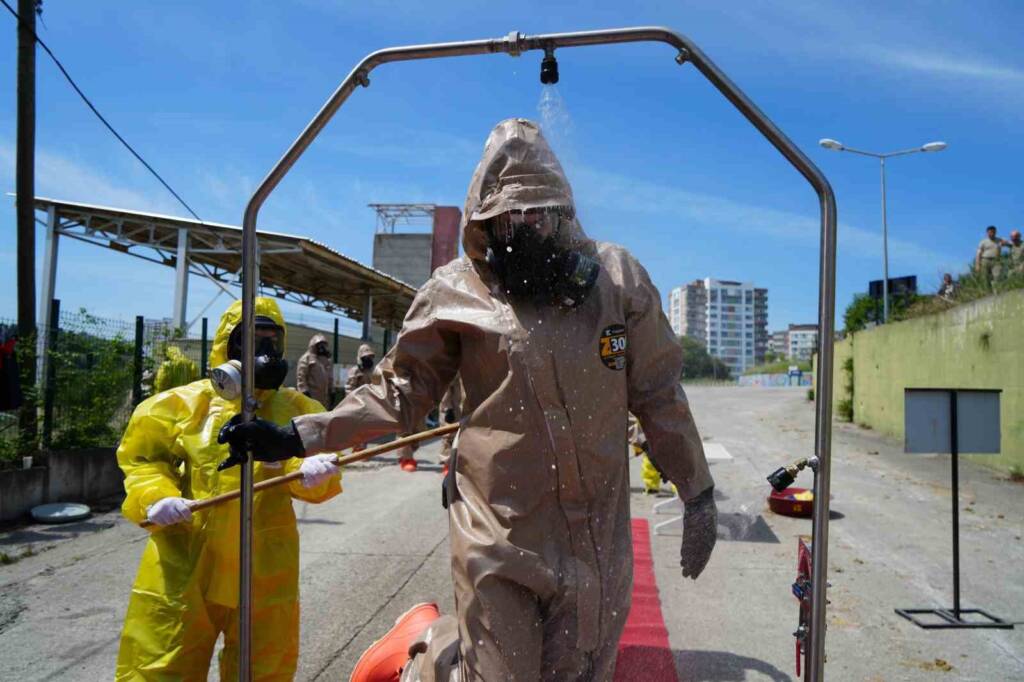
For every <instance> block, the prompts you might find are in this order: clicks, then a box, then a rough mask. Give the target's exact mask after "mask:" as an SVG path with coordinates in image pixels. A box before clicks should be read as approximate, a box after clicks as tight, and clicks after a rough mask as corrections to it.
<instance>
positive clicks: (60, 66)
mask: <svg viewBox="0 0 1024 682" xmlns="http://www.w3.org/2000/svg"><path fill="white" fill-rule="evenodd" d="M0 2H2V3H3V5H4V7H6V8H7V11H8V12H10V13H11V14H12V15H14V18H15V19H17V20H18V22H19V23H20V22H21V21H22V19H21V17H20V16H18V13H17V12H16V11H14V8H13V7H11V6H10V5H9V4H7V0H0ZM35 39H36V42H37V43H39V47H41V48H43V50H44V51H45V52H46V54H47V55H49V57H50V59H52V60H53V63H54V64H56V65H57V68H58V69H60V72H61V74H63V76H64V78H66V79H67V81H68V84H69V85H70V86H71V87H72V88H73V89H74V91H75V92H76V93H78V96H79V97H81V98H82V101H83V102H85V105H86V106H87V107H89V109H91V110H92V113H94V114H96V118H98V119H99V120H100V123H102V124H103V125H104V126H106V128H107V130H109V131H110V133H111V134H112V135H113V136H114V137H116V138H117V140H118V142H120V143H121V144H123V145H124V148H125V149H127V150H128V151H129V152H131V155H132V156H134V157H135V158H136V159H138V161H139V163H141V164H142V165H143V166H145V167H146V170H148V171H149V172H150V173H152V174H153V177H155V178H156V179H157V180H159V181H160V184H161V185H163V186H164V188H165V189H166V190H167V191H168V192H170V193H171V194H172V195H174V198H175V199H177V200H178V203H180V204H181V205H182V206H184V207H185V210H186V211H188V212H189V213H191V214H192V217H193V218H195V219H196V220H198V221H199V222H203V219H202V218H200V217H199V215H198V214H197V213H196V212H195V211H193V210H192V207H191V206H189V205H188V204H187V203H186V202H185V200H184V199H182V198H181V195H180V194H178V193H177V192H175V191H174V188H173V187H171V186H170V185H169V184H167V181H166V180H164V179H163V178H162V177H161V176H160V174H159V173H157V172H156V170H155V169H154V168H153V167H152V166H150V165H149V164H148V163H146V160H145V159H144V158H142V156H141V155H140V154H139V153H138V152H137V151H135V149H134V148H133V147H132V146H131V145H130V144H128V141H127V140H125V139H124V138H123V137H121V134H120V133H119V132H117V130H115V129H114V126H112V125H110V122H109V121H108V120H107V119H106V118H104V117H103V114H101V113H100V112H99V109H97V108H96V105H94V104H93V103H92V101H91V100H90V99H89V98H88V97H87V96H86V94H85V93H84V92H82V89H81V88H80V87H78V83H76V82H75V79H74V78H72V77H71V74H70V73H68V70H67V69H65V68H64V65H63V64H62V63H61V61H60V60H59V59H57V55H55V54H54V53H53V50H51V49H50V47H49V46H48V45H47V44H46V43H44V42H43V39H42V38H40V37H39V34H35Z"/></svg>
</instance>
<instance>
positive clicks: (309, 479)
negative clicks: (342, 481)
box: [299, 455, 338, 488]
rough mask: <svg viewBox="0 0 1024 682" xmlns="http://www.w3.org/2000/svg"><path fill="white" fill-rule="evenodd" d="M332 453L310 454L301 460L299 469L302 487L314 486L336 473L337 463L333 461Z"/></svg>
mask: <svg viewBox="0 0 1024 682" xmlns="http://www.w3.org/2000/svg"><path fill="white" fill-rule="evenodd" d="M335 459H336V458H335V456H334V455H311V456H310V457H306V458H304V459H303V460H302V466H300V467H299V471H300V472H302V487H303V488H315V487H317V486H318V485H320V484H321V483H323V482H324V481H326V480H327V479H328V478H330V477H331V476H336V475H337V474H338V465H337V464H335V463H334V460H335Z"/></svg>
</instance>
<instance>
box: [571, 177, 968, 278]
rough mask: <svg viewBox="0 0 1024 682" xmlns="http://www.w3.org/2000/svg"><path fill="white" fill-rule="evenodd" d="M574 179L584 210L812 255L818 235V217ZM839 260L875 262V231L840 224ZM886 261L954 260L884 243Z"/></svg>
mask: <svg viewBox="0 0 1024 682" xmlns="http://www.w3.org/2000/svg"><path fill="white" fill-rule="evenodd" d="M573 177H574V178H575V180H576V183H575V184H576V185H577V187H578V191H577V195H578V196H580V197H584V196H585V198H584V200H583V201H582V202H581V203H583V205H586V206H592V207H599V206H600V207H604V208H612V209H625V210H629V211H633V212H635V213H638V214H650V215H654V216H657V217H658V218H659V219H660V220H662V221H663V220H664V219H665V217H666V216H671V217H672V218H673V219H674V220H676V221H678V222H680V223H681V224H685V225H687V226H688V227H692V228H697V229H699V228H705V229H716V230H717V229H723V228H724V229H732V230H736V229H742V230H744V231H745V232H756V233H759V234H762V235H765V236H768V237H772V238H773V239H777V240H781V241H785V242H790V243H793V244H797V245H799V246H800V247H801V248H805V247H807V246H808V245H809V244H811V245H813V247H814V249H815V251H816V250H817V243H818V235H819V232H820V226H819V219H818V217H817V215H814V216H810V215H806V214H801V213H795V212H792V211H784V210H779V209H775V208H770V207H766V206H762V205H757V204H746V203H741V202H737V201H733V200H732V199H727V198H724V197H719V196H714V195H710V194H701V193H697V192H690V191H687V190H682V189H678V188H675V187H672V186H670V185H663V184H661V183H657V182H650V181H639V180H634V179H631V178H626V177H624V176H621V175H616V174H612V173H604V172H597V171H593V170H590V169H576V170H575V171H574V174H573ZM838 231H839V256H840V258H846V257H849V256H856V257H862V258H870V259H874V258H878V257H879V254H880V253H881V250H882V243H881V242H882V236H881V234H880V233H879V232H878V231H877V230H869V229H864V228H862V227H858V226H855V225H850V224H848V223H843V222H840V224H839V230H838ZM889 256H890V259H891V260H893V261H900V262H902V263H907V264H915V265H918V266H920V267H922V268H926V269H934V268H937V267H940V265H941V264H944V263H949V262H951V261H953V260H954V259H952V258H951V257H950V256H949V255H948V254H945V253H940V252H938V251H934V250H932V249H930V248H928V247H927V246H924V245H921V244H918V243H913V242H908V241H905V240H902V239H898V238H893V237H890V238H889Z"/></svg>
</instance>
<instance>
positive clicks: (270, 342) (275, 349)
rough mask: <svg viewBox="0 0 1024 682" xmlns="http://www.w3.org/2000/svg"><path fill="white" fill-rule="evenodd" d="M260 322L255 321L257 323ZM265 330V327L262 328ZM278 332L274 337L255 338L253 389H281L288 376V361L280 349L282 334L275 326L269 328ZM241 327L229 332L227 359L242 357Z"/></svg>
mask: <svg viewBox="0 0 1024 682" xmlns="http://www.w3.org/2000/svg"><path fill="white" fill-rule="evenodd" d="M258 322H260V320H259V319H257V323H258ZM264 328H267V327H264ZM270 328H273V329H275V330H277V331H278V334H277V335H276V336H259V337H257V338H256V354H255V358H254V365H253V379H254V381H253V384H254V386H255V388H258V389H262V390H268V391H276V390H277V389H279V388H281V384H283V383H284V380H285V377H286V376H288V361H287V360H285V359H284V352H283V350H282V348H281V345H282V342H283V340H284V338H283V337H284V332H283V331H282V330H281V329H280V327H277V326H276V325H274V326H270ZM241 351H242V328H241V325H239V326H237V327H235V328H234V329H233V330H232V331H231V337H230V338H229V340H228V359H229V360H238V359H239V358H241V356H242V352H241Z"/></svg>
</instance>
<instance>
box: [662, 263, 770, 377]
mask: <svg viewBox="0 0 1024 682" xmlns="http://www.w3.org/2000/svg"><path fill="white" fill-rule="evenodd" d="M669 322H670V324H671V325H672V331H674V332H675V333H676V334H677V335H678V336H689V337H690V338H692V339H696V340H698V341H700V342H701V343H703V344H704V347H705V348H707V349H708V353H709V354H710V355H712V356H714V357H717V358H719V359H721V360H722V362H724V363H725V364H726V365H728V366H729V370H730V371H731V372H732V373H733V374H734V375H739V374H742V373H743V372H744V370H746V369H747V368H748V367H753V366H754V365H758V364H761V363H762V362H764V355H765V352H766V351H767V350H768V290H767V289H759V288H757V287H755V286H754V285H753V284H751V283H749V282H733V281H728V280H718V279H712V278H710V277H706V278H704V279H702V280H700V279H698V280H694V281H693V282H691V283H689V284H687V285H685V286H681V287H676V288H675V289H673V290H672V291H671V292H669Z"/></svg>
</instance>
